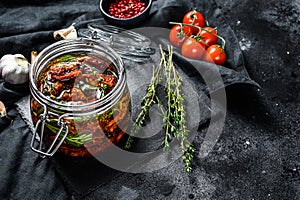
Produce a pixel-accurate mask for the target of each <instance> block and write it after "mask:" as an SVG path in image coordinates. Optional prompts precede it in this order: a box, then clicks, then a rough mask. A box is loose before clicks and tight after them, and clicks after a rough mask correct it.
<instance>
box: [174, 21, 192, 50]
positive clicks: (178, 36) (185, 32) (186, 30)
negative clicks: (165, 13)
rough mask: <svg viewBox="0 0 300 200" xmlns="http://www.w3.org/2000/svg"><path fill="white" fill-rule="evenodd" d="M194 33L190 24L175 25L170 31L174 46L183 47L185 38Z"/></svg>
mask: <svg viewBox="0 0 300 200" xmlns="http://www.w3.org/2000/svg"><path fill="white" fill-rule="evenodd" d="M191 34H192V31H191V28H190V27H188V26H180V25H178V24H177V25H175V26H173V28H172V29H171V31H170V35H169V39H170V42H171V43H172V44H173V45H174V46H178V47H181V45H182V43H183V42H184V40H185V39H186V38H187V37H189V36H190V35H191Z"/></svg>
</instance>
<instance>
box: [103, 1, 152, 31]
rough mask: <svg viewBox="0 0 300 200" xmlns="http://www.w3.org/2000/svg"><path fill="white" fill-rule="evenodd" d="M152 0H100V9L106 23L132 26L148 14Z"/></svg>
mask: <svg viewBox="0 0 300 200" xmlns="http://www.w3.org/2000/svg"><path fill="white" fill-rule="evenodd" d="M151 5H152V0H100V11H101V13H102V16H103V18H104V19H105V20H106V22H107V23H109V24H112V25H116V26H120V27H124V28H133V27H134V26H136V25H138V24H140V23H142V22H143V21H144V20H145V19H146V18H147V17H148V16H149V12H150V8H151Z"/></svg>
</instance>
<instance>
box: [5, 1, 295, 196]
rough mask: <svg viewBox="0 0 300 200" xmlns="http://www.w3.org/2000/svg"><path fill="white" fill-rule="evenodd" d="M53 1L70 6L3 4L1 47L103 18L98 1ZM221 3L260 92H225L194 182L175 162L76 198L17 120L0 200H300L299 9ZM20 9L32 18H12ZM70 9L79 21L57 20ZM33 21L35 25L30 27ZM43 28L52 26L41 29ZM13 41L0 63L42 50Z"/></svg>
mask: <svg viewBox="0 0 300 200" xmlns="http://www.w3.org/2000/svg"><path fill="white" fill-rule="evenodd" d="M55 2H57V3H60V4H63V5H65V7H55V5H56V4H55V3H53V2H50V1H49V2H43V1H42V2H40V1H36V2H35V1H31V2H26V1H7V2H6V1H2V3H0V19H1V23H0V28H1V29H0V37H1V38H0V39H2V40H4V39H5V38H13V37H15V36H16V37H18V38H20V37H21V38H22V37H23V38H26V39H27V40H30V41H32V42H38V41H39V40H42V39H43V38H49V41H45V40H43V43H46V42H49V43H50V42H52V40H51V39H50V38H51V37H49V35H51V33H52V31H53V30H57V29H60V28H61V27H66V26H68V25H70V24H71V23H72V22H73V21H74V20H75V21H84V20H88V19H91V18H93V17H100V14H99V13H98V10H97V8H95V6H96V5H97V2H98V1H55ZM166 2H167V1H166ZM216 2H217V4H218V6H219V8H220V9H221V11H222V14H223V15H224V17H225V19H226V22H227V23H228V24H229V25H230V26H231V28H232V29H233V31H234V33H235V34H236V36H237V39H238V42H239V45H240V48H241V49H242V51H243V55H244V61H245V67H246V69H247V71H248V73H249V75H250V77H251V78H252V79H253V80H255V81H256V82H258V83H259V84H260V86H261V88H260V89H258V88H256V87H251V86H248V85H241V84H239V85H237V84H236V85H232V86H229V87H227V88H226V92H227V101H228V110H227V116H226V122H225V123H226V124H225V127H224V130H223V132H222V135H221V137H220V138H219V141H218V143H217V144H216V145H215V147H214V150H213V151H212V152H211V153H210V154H209V155H208V156H207V157H206V158H204V159H195V161H194V163H193V168H194V171H193V173H192V174H186V173H184V169H183V167H182V165H181V161H180V160H178V161H176V162H175V163H172V164H171V165H170V166H169V167H167V168H164V169H162V170H159V171H156V172H152V173H145V174H126V173H117V172H116V176H114V178H113V179H112V180H109V181H107V182H103V183H102V184H100V185H98V186H97V187H93V188H91V189H90V190H88V192H86V193H85V194H82V193H76V191H75V190H76V188H74V186H73V185H72V184H70V182H68V181H69V180H66V178H65V177H64V176H62V175H61V173H60V170H59V169H57V168H56V167H55V166H53V162H52V160H49V161H44V160H43V161H41V160H38V159H36V157H34V156H33V155H32V152H31V151H30V150H28V145H29V138H30V137H28V134H29V131H28V129H27V128H26V125H25V124H24V123H23V122H22V121H21V120H20V116H19V115H17V114H15V115H16V119H15V121H14V122H13V124H11V125H9V128H6V129H5V130H3V131H2V132H0V135H1V142H0V149H1V155H0V160H1V165H0V172H1V182H0V193H1V197H2V199H21V198H25V199H68V198H69V199H71V198H86V199H249V200H250V199H300V157H299V155H300V78H299V76H300V48H299V45H300V30H299V27H300V1H299V0H283V1H279V0H270V1H259V0H251V1H250V0H224V1H223V0H216ZM1 4H2V5H1ZM53 8H55V9H53ZM24 9H25V10H26V11H27V15H24V16H23V15H20V16H19V17H18V19H19V20H15V21H10V20H9V19H11V18H12V15H19V14H20V13H22V12H20V11H22V10H24ZM64 9H66V10H71V11H72V9H75V10H74V12H75V13H79V14H78V16H71V15H67V16H64V15H62V14H60V15H57V14H56V13H64V12H63V10H64ZM78 10H80V12H79V11H78ZM43 13H44V14H43ZM35 15H36V17H37V18H38V19H39V20H37V21H26V20H27V19H29V18H28V16H31V17H34V16H35ZM179 15H180V13H177V16H178V17H180V16H179ZM182 15H183V13H182ZM6 19H7V20H6ZM158 23H159V22H158ZM43 24H45V27H47V28H45V29H43V28H41V27H43ZM4 27H5V28H4ZM35 27H39V29H38V30H37V29H35ZM33 32H38V34H36V35H33V34H31V33H33ZM12 33H14V34H12ZM14 35H15V36H14ZM29 36H30V37H29ZM9 41H11V42H10V43H1V45H2V46H1V47H0V55H1V56H2V55H4V54H7V53H23V54H24V55H25V56H26V57H29V55H30V51H29V50H39V49H36V47H30V46H26V43H25V44H19V43H17V42H13V39H12V40H9ZM3 44H5V45H3ZM30 48H32V49H30ZM38 48H43V45H41V46H39V47H38ZM15 89H16V90H17V89H18V88H15ZM11 112H13V109H12V111H11ZM13 132H19V133H20V135H19V137H17V138H15V136H11V134H12V133H13ZM195 143H196V144H197V141H195ZM18 149H26V150H25V151H23V152H20V151H18ZM12 158H15V159H12ZM2 163H3V164H2ZM70 167H72V166H70ZM78 173H79V174H80V173H82V172H81V171H78Z"/></svg>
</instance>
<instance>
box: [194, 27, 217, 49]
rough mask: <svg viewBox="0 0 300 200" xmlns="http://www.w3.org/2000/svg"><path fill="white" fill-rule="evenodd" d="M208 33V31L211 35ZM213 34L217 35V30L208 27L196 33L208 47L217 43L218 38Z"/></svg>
mask: <svg viewBox="0 0 300 200" xmlns="http://www.w3.org/2000/svg"><path fill="white" fill-rule="evenodd" d="M208 31H210V32H211V33H210V32H208ZM213 34H215V35H217V30H216V29H214V28H212V27H209V26H208V27H204V28H202V30H201V31H200V33H198V35H199V36H200V38H201V40H203V42H205V43H206V44H207V45H208V46H211V45H213V44H217V42H218V37H217V36H215V35H213Z"/></svg>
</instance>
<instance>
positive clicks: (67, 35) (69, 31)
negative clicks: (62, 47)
mask: <svg viewBox="0 0 300 200" xmlns="http://www.w3.org/2000/svg"><path fill="white" fill-rule="evenodd" d="M53 37H54V39H55V40H64V39H75V38H77V37H78V36H77V31H76V29H75V27H74V25H73V24H72V25H71V26H69V27H68V28H64V29H60V30H57V31H54V33H53Z"/></svg>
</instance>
